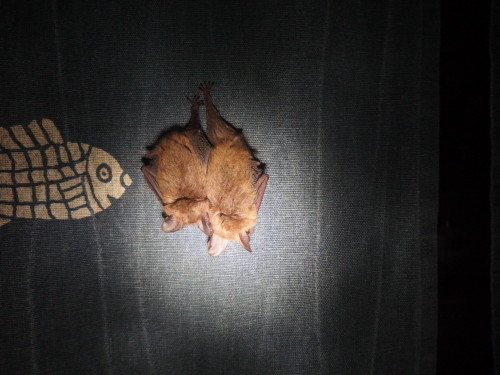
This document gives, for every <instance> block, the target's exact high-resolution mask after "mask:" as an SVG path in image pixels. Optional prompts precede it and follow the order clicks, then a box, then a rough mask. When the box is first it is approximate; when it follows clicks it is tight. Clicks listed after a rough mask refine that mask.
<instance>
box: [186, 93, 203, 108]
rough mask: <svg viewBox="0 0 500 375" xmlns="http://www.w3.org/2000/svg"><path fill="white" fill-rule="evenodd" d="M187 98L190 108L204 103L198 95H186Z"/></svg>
mask: <svg viewBox="0 0 500 375" xmlns="http://www.w3.org/2000/svg"><path fill="white" fill-rule="evenodd" d="M187 100H188V101H189V102H190V103H191V108H198V107H199V106H202V105H203V104H204V103H203V99H201V98H200V96H199V95H191V96H188V97H187Z"/></svg>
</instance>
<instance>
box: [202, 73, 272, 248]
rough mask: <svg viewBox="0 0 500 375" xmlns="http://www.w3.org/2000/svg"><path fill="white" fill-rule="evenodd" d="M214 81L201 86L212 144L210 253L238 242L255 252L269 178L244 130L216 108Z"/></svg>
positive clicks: (208, 192) (208, 191) (208, 182)
mask: <svg viewBox="0 0 500 375" xmlns="http://www.w3.org/2000/svg"><path fill="white" fill-rule="evenodd" d="M212 87H213V83H212V82H205V83H202V84H200V86H199V89H200V91H201V92H202V93H203V97H204V104H205V109H206V118H207V120H206V121H207V131H206V134H207V137H208V141H209V142H210V144H211V145H212V147H211V149H210V152H209V154H208V162H207V174H206V176H207V178H206V197H207V198H208V202H209V208H208V220H207V222H210V229H211V230H210V231H211V233H210V234H207V235H208V236H209V240H208V254H209V255H212V256H218V255H220V254H222V252H223V251H224V250H225V249H226V247H227V245H228V244H229V243H230V242H231V241H233V240H235V241H238V242H239V243H240V244H241V246H243V248H245V249H246V250H248V251H252V249H251V247H250V235H251V234H252V233H253V232H254V228H255V225H256V221H257V213H258V211H259V208H260V204H261V202H262V198H263V196H264V191H265V189H266V186H267V181H268V179H269V175H267V174H266V173H263V167H264V166H263V164H262V163H261V162H260V161H259V160H257V159H256V158H255V156H254V155H253V152H252V150H251V148H250V147H249V146H248V144H247V142H246V140H245V138H244V137H243V134H242V132H241V130H240V129H237V128H235V127H234V126H233V125H231V124H230V123H229V122H227V121H226V120H225V119H224V118H223V117H222V116H221V114H220V113H219V111H218V109H217V108H216V107H215V105H214V103H213V100H212V96H211V90H212Z"/></svg>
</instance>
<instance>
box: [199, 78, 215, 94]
mask: <svg viewBox="0 0 500 375" xmlns="http://www.w3.org/2000/svg"><path fill="white" fill-rule="evenodd" d="M213 87H214V82H212V81H205V82H202V83H200V85H199V86H198V88H199V89H200V91H201V92H203V93H209V92H210V90H212V88H213Z"/></svg>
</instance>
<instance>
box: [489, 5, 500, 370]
mask: <svg viewBox="0 0 500 375" xmlns="http://www.w3.org/2000/svg"><path fill="white" fill-rule="evenodd" d="M499 17H500V3H499V2H498V1H493V2H492V10H491V38H490V45H491V48H490V54H491V101H490V103H491V129H492V131H491V234H492V238H491V239H492V241H491V242H492V256H491V292H492V295H491V304H492V334H493V358H494V362H495V363H494V365H495V374H500V159H499V157H500V101H499V100H500V49H499V47H500V22H499Z"/></svg>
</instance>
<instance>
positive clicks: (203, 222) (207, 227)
mask: <svg viewBox="0 0 500 375" xmlns="http://www.w3.org/2000/svg"><path fill="white" fill-rule="evenodd" d="M198 228H200V230H201V231H202V232H203V233H205V234H206V235H207V236H209V237H211V236H212V235H213V234H214V230H213V228H212V223H211V222H210V217H209V216H208V212H205V213H204V214H203V215H201V219H200V221H199V222H198Z"/></svg>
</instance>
